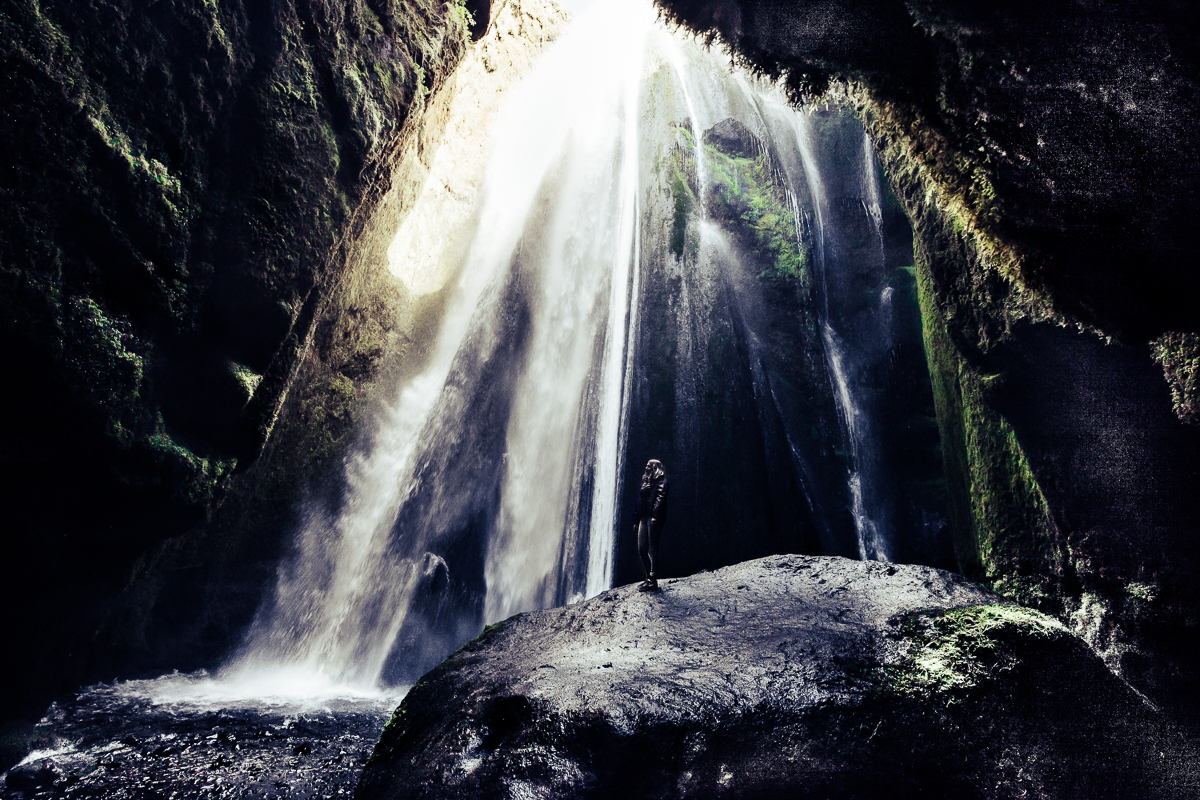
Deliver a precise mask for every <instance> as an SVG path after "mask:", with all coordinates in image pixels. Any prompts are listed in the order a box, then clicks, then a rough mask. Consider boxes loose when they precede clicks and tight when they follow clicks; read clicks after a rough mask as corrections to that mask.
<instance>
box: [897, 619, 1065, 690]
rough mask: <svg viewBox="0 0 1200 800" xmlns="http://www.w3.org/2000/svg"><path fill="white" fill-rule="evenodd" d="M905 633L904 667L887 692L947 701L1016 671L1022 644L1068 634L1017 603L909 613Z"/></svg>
mask: <svg viewBox="0 0 1200 800" xmlns="http://www.w3.org/2000/svg"><path fill="white" fill-rule="evenodd" d="M901 631H902V633H903V634H904V636H905V638H906V639H907V640H908V643H909V648H910V649H909V650H908V653H907V655H906V658H905V660H904V662H903V663H902V664H901V666H899V667H897V668H893V669H891V670H889V674H888V684H887V686H888V688H889V690H890V691H892V692H895V693H896V694H898V695H901V696H905V697H915V698H921V699H932V698H937V699H940V700H943V701H944V702H947V703H949V702H952V701H953V700H955V699H956V698H960V697H962V696H964V695H965V694H967V693H968V692H970V691H971V690H973V689H975V688H976V687H977V686H980V685H982V684H985V683H987V682H990V681H995V680H997V679H998V678H1000V677H1001V676H1003V675H1004V673H1007V672H1011V671H1012V670H1014V669H1016V668H1017V667H1018V666H1019V665H1020V657H1019V655H1018V652H1019V651H1018V645H1019V643H1021V642H1027V641H1029V640H1042V641H1052V640H1056V639H1060V638H1064V637H1069V636H1070V634H1069V633H1067V631H1066V629H1065V628H1064V627H1063V626H1062V625H1061V624H1060V623H1058V622H1057V621H1055V620H1053V619H1051V618H1050V617H1047V616H1046V615H1045V614H1041V613H1038V612H1037V611H1031V610H1030V609H1027V608H1021V607H1020V606H1015V605H988V606H969V607H967V608H956V609H951V610H949V611H939V612H932V613H929V612H924V613H918V614H911V615H909V616H907V617H905V618H904V620H903V621H902V623H901Z"/></svg>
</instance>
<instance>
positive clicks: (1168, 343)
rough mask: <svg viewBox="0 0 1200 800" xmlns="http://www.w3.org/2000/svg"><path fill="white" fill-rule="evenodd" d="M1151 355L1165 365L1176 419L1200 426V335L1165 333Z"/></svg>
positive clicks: (1153, 345)
mask: <svg viewBox="0 0 1200 800" xmlns="http://www.w3.org/2000/svg"><path fill="white" fill-rule="evenodd" d="M1150 354H1151V355H1152V356H1153V357H1154V360H1155V361H1157V362H1158V363H1159V364H1161V365H1162V368H1163V375H1164V376H1165V377H1166V379H1167V385H1168V386H1170V387H1171V403H1172V405H1173V406H1174V408H1175V414H1176V416H1178V417H1179V418H1180V419H1181V420H1183V421H1184V422H1188V423H1191V424H1192V425H1197V424H1200V333H1178V332H1174V331H1172V332H1169V333H1164V334H1163V335H1162V336H1160V337H1158V338H1157V339H1155V340H1154V341H1153V342H1151V343H1150Z"/></svg>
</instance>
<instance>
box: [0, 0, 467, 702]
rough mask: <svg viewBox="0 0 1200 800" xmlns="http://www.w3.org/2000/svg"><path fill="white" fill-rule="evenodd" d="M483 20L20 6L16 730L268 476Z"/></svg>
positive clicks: (10, 537)
mask: <svg viewBox="0 0 1200 800" xmlns="http://www.w3.org/2000/svg"><path fill="white" fill-rule="evenodd" d="M469 23H470V18H469V17H468V15H467V14H466V13H465V11H464V9H463V7H462V6H461V5H458V4H455V3H449V4H442V3H424V2H419V0H414V1H413V2H407V1H404V0H392V1H388V0H379V1H378V2H376V1H375V0H371V2H363V1H362V0H355V1H354V2H349V3H325V2H321V1H320V0H295V1H293V0H245V2H229V3H221V4H219V5H217V4H212V3H203V2H183V3H162V2H144V1H141V0H131V1H129V2H125V1H123V0H96V1H95V2H90V1H89V2H82V3H70V4H65V3H55V2H40V3H39V2H36V1H35V0H30V2H22V1H21V0H17V1H16V2H12V3H6V4H5V5H4V7H3V9H0V27H2V28H3V35H2V36H0V64H2V69H3V71H4V75H5V80H4V81H3V85H2V86H0V98H2V99H0V107H2V108H3V113H4V122H3V124H0V161H2V166H0V214H2V215H3V218H4V220H5V222H4V226H3V233H2V235H0V236H2V238H0V282H2V285H0V309H2V313H0V371H2V372H3V374H4V375H6V376H9V377H10V380H11V383H10V386H12V387H13V388H12V389H11V390H9V391H6V392H4V393H3V398H2V400H0V402H2V403H3V414H4V418H5V420H6V421H7V424H6V425H5V429H4V432H3V434H0V435H2V437H3V440H2V443H0V468H2V470H3V471H2V480H0V492H2V493H3V500H2V502H0V505H2V507H3V508H4V509H5V515H6V518H5V523H4V526H3V531H4V533H3V545H4V549H5V558H4V559H3V561H2V566H0V586H2V587H3V589H0V592H2V593H3V594H2V596H0V601H2V603H0V607H3V608H4V621H5V625H6V632H7V638H8V639H9V641H10V642H13V643H17V644H16V645H15V646H13V647H10V648H9V657H8V658H6V659H5V663H4V666H3V677H4V679H5V685H6V686H7V687H10V688H9V690H7V691H6V692H5V694H4V699H3V702H2V703H0V717H4V718H7V717H10V716H12V715H14V714H20V713H25V712H30V711H35V712H36V711H37V710H38V709H39V707H40V706H41V705H42V704H44V702H45V700H46V699H47V698H48V696H49V695H50V694H52V693H53V692H54V691H55V690H57V689H58V688H59V687H61V686H64V685H69V684H70V682H71V681H73V680H77V679H79V677H81V676H82V675H84V674H87V672H88V670H89V667H88V661H89V658H90V655H89V654H90V652H91V650H92V647H93V642H92V640H93V639H94V637H95V636H96V632H97V630H98V628H99V627H100V626H101V624H102V622H103V620H104V619H105V618H106V616H107V615H108V614H109V613H110V612H111V611H112V608H113V602H114V598H115V597H116V595H117V594H118V593H119V591H120V590H121V589H122V587H123V586H125V585H126V583H127V582H128V579H129V575H130V572H129V571H130V568H131V566H132V565H133V564H134V563H135V562H137V561H138V559H139V558H143V559H144V557H145V556H146V554H147V553H150V552H158V553H159V555H158V556H155V557H157V558H161V557H162V554H161V550H156V548H159V545H158V543H160V542H163V541H165V540H168V539H170V537H174V536H178V535H180V534H183V533H184V532H186V531H189V530H194V529H195V527H196V526H197V525H203V524H204V523H205V521H206V520H207V519H210V518H211V516H212V514H213V511H214V509H216V508H217V507H218V505H219V502H220V500H221V498H222V496H223V495H224V494H225V493H226V492H227V491H228V490H229V487H230V486H231V485H233V484H234V483H235V482H236V481H235V473H239V472H241V471H243V470H245V469H246V468H247V467H248V466H250V465H251V464H252V463H253V462H254V460H255V459H256V458H257V456H258V455H259V453H260V451H261V449H262V447H263V444H264V442H265V441H267V439H268V436H269V434H270V433H271V430H272V428H273V426H275V425H276V423H277V420H278V419H279V412H280V409H281V408H282V407H283V406H284V404H285V401H286V399H287V397H288V391H289V389H290V388H291V387H292V386H293V384H294V383H295V376H296V374H297V372H298V370H299V369H300V367H301V364H302V363H303V357H304V354H305V352H306V351H307V349H308V348H309V346H310V344H311V342H312V340H313V337H314V334H316V333H317V332H318V326H317V321H318V320H320V319H321V318H322V314H323V313H325V312H326V308H327V305H328V303H329V300H330V297H331V294H332V292H333V290H334V289H335V288H336V287H338V286H339V282H340V281H341V279H342V276H343V274H344V273H345V271H346V269H347V267H348V265H350V264H351V263H352V262H353V258H352V256H353V254H354V253H356V252H357V251H358V250H359V249H360V245H361V243H362V242H363V241H364V237H367V238H370V237H369V233H370V230H369V227H370V226H369V221H370V220H371V219H372V217H373V214H374V212H375V210H376V208H377V207H378V206H379V204H380V202H381V201H382V199H383V198H384V197H385V196H386V195H387V192H388V190H389V188H390V186H391V184H392V177H393V173H394V172H395V171H396V168H397V165H398V162H399V159H400V158H401V156H402V152H403V149H404V148H403V146H402V145H403V143H404V142H406V141H410V140H411V139H413V137H414V136H416V135H417V133H418V131H417V128H418V122H419V121H420V120H421V119H422V117H423V112H424V111H425V109H426V107H427V105H428V102H429V98H430V96H431V94H436V92H437V90H438V88H439V87H440V86H441V85H442V84H443V83H444V82H445V80H446V78H447V77H448V76H449V75H450V73H451V71H452V70H453V68H454V66H455V65H456V64H457V63H458V62H459V60H460V59H461V58H462V56H463V54H464V53H465V52H466V51H467V48H468V46H469V44H470V40H471V33H470V30H469ZM339 302H341V301H339ZM378 302H382V303H385V304H386V303H389V302H393V301H392V300H391V299H388V298H387V297H386V296H385V297H384V298H383V299H380V300H379V301H378ZM350 304H351V303H346V302H343V305H350ZM331 413H332V412H331ZM322 435H330V436H332V437H334V438H337V437H338V436H339V435H341V429H340V428H339V427H338V426H337V425H334V426H332V433H327V434H322Z"/></svg>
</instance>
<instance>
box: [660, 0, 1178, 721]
mask: <svg viewBox="0 0 1200 800" xmlns="http://www.w3.org/2000/svg"><path fill="white" fill-rule="evenodd" d="M660 5H661V6H662V7H663V8H664V9H666V10H667V12H668V14H669V15H670V16H673V17H674V18H675V19H677V20H679V21H681V22H683V23H684V24H685V25H686V26H688V27H689V28H691V29H693V30H696V31H698V32H701V33H703V34H705V35H707V36H709V37H712V38H716V39H720V40H721V41H723V42H725V43H726V44H728V45H729V46H730V47H731V49H732V50H733V51H734V52H735V53H736V54H737V57H738V58H740V59H742V60H743V61H744V62H745V63H747V64H749V65H751V66H753V67H755V68H757V69H759V70H760V71H762V72H765V73H766V74H768V75H771V76H778V77H782V78H784V79H785V80H786V82H787V85H788V87H789V88H790V89H791V90H792V91H793V93H794V95H795V96H796V98H797V99H801V98H803V97H809V98H812V97H815V96H820V95H822V94H825V93H828V94H826V96H827V97H828V96H833V97H838V98H840V99H841V101H843V102H845V103H847V104H849V105H850V106H851V107H852V108H854V109H855V112H856V114H857V115H858V116H859V117H860V118H861V119H862V120H863V123H864V125H865V127H866V128H867V131H868V133H869V134H870V136H871V138H872V140H873V141H874V143H875V145H876V148H877V150H878V151H879V153H880V158H881V161H882V164H883V168H884V171H885V174H886V176H887V178H888V180H889V182H890V184H891V185H892V187H893V189H894V190H895V192H896V194H897V196H898V198H899V200H900V202H901V203H902V205H903V206H904V208H905V210H906V213H907V214H908V216H909V218H910V220H911V221H912V224H913V229H914V235H915V240H916V241H915V244H916V251H917V264H916V266H917V274H918V278H919V287H920V295H921V303H922V312H923V325H924V328H925V343H926V351H927V357H928V360H929V363H930V367H931V373H932V375H933V378H934V389H935V397H936V401H937V407H938V419H939V425H940V428H941V432H942V444H943V451H944V457H945V462H946V465H947V474H948V478H949V479H950V482H951V486H950V489H951V496H952V498H951V499H952V510H953V517H954V519H953V523H954V528H955V536H956V542H955V545H956V547H955V549H956V554H957V558H958V561H959V564H960V567H961V569H962V570H963V571H964V572H965V573H966V574H968V575H970V576H972V577H975V578H978V579H982V580H986V581H988V582H989V583H991V585H993V586H994V587H996V588H997V589H999V590H1000V591H1003V592H1004V593H1006V594H1008V595H1010V596H1013V597H1016V598H1018V599H1020V600H1022V601H1023V602H1027V603H1031V604H1034V605H1037V606H1039V607H1042V608H1044V609H1046V610H1050V611H1054V612H1056V613H1059V614H1060V615H1062V616H1063V617H1064V618H1066V619H1068V620H1069V621H1070V622H1071V624H1073V625H1074V626H1075V628H1076V629H1077V630H1079V631H1080V632H1081V633H1082V634H1084V635H1085V637H1087V638H1088V639H1089V640H1090V641H1091V642H1092V643H1093V645H1094V646H1095V647H1097V649H1098V650H1099V651H1100V652H1102V653H1103V654H1105V656H1106V658H1107V660H1108V661H1109V663H1110V666H1113V667H1116V668H1118V669H1122V670H1123V671H1124V674H1125V675H1126V676H1127V677H1128V678H1129V679H1130V680H1131V681H1132V682H1133V683H1134V684H1135V685H1136V686H1138V687H1139V688H1141V689H1142V690H1144V691H1146V692H1147V693H1148V694H1149V695H1150V696H1151V697H1154V698H1157V699H1158V700H1160V701H1165V702H1168V703H1169V704H1171V705H1172V706H1173V707H1174V708H1176V710H1182V711H1183V713H1186V714H1194V713H1195V712H1196V710H1197V709H1196V706H1195V705H1194V704H1191V705H1189V704H1188V701H1187V698H1188V697H1189V696H1190V695H1191V693H1190V689H1189V687H1190V686H1192V685H1194V681H1195V679H1196V677H1197V669H1198V668H1200V652H1198V651H1197V645H1196V644H1195V642H1196V641H1197V636H1196V634H1197V630H1196V626H1197V624H1198V621H1200V605H1197V602H1196V600H1195V599H1194V596H1193V595H1194V593H1192V592H1191V591H1190V589H1189V587H1190V586H1192V585H1193V584H1194V581H1195V577H1196V575H1197V574H1198V573H1200V547H1198V546H1197V543H1196V541H1195V533H1196V531H1197V530H1200V514H1198V513H1197V510H1196V508H1195V503H1194V500H1193V498H1194V494H1195V488H1196V479H1197V478H1196V476H1197V475H1198V474H1200V435H1198V434H1200V431H1197V429H1196V428H1195V426H1194V425H1189V424H1187V423H1188V422H1194V408H1195V374H1196V369H1195V367H1196V359H1195V357H1194V356H1195V338H1196V335H1197V334H1196V331H1198V330H1200V315H1198V314H1197V309H1198V308H1200V306H1198V305H1197V304H1196V302H1195V300H1196V298H1197V296H1198V295H1200V291H1198V290H1200V286H1198V284H1197V275H1196V272H1195V270H1194V269H1193V268H1192V267H1191V257H1190V255H1189V252H1190V250H1191V238H1192V234H1191V226H1190V224H1189V222H1188V220H1189V219H1190V217H1191V216H1192V215H1193V214H1194V209H1195V207H1196V200H1197V193H1198V192H1200V168H1198V166H1197V165H1198V164H1200V161H1198V160H1197V156H1198V155H1200V134H1197V132H1196V130H1195V128H1194V126H1191V125H1190V123H1189V122H1188V120H1191V119H1193V118H1194V117H1195V114H1196V111H1197V107H1196V106H1197V100H1196V98H1197V96H1198V95H1197V88H1198V87H1200V80H1198V70H1197V57H1198V51H1197V46H1196V42H1197V41H1200V39H1198V38H1197V36H1196V33H1197V25H1198V23H1200V18H1198V17H1197V15H1196V13H1195V10H1194V9H1193V8H1192V7H1190V6H1187V5H1185V4H1180V3H1174V2H1159V3H1150V4H1139V5H1138V6H1137V7H1136V8H1135V7H1132V6H1128V5H1126V4H1119V3H1106V2H1095V3H1086V4H1083V5H1079V4H1066V3H1053V2H1052V3H1008V4H990V5H979V4H976V3H966V2H958V1H957V0H941V1H939V2H932V3H906V2H899V0H877V1H876V2H869V3H841V2H822V3H813V2H804V3H783V2H775V1H774V0H742V1H740V2H739V1H738V0H732V1H725V0H660ZM1164 377H1165V378H1166V380H1164ZM1176 701H1180V702H1176Z"/></svg>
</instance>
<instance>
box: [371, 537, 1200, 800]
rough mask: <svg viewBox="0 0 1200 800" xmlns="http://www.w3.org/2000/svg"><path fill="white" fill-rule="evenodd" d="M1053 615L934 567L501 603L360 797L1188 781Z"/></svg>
mask: <svg viewBox="0 0 1200 800" xmlns="http://www.w3.org/2000/svg"><path fill="white" fill-rule="evenodd" d="M1187 753H1188V751H1187V749H1186V748H1185V747H1184V746H1183V745H1182V744H1180V742H1179V740H1178V739H1177V738H1175V737H1174V735H1173V734H1172V733H1171V731H1170V730H1168V728H1167V726H1166V725H1165V723H1163V722H1162V720H1161V719H1159V717H1158V715H1157V713H1156V712H1154V711H1153V710H1152V709H1151V708H1150V707H1149V706H1148V705H1147V704H1146V703H1145V702H1143V701H1142V700H1141V699H1140V698H1139V697H1137V696H1136V695H1135V694H1134V693H1133V692H1132V691H1131V690H1130V689H1129V688H1128V687H1127V686H1126V685H1125V684H1124V683H1122V682H1121V681H1120V680H1119V679H1118V678H1116V677H1115V676H1114V675H1113V674H1112V673H1110V672H1109V671H1108V670H1107V669H1105V667H1104V665H1103V663H1102V662H1101V661H1100V659H1099V658H1098V657H1096V656H1095V654H1094V653H1092V652H1091V651H1090V650H1088V649H1087V648H1086V646H1084V645H1083V643H1082V642H1081V641H1080V640H1078V639H1077V638H1075V637H1074V636H1072V635H1071V634H1070V633H1069V632H1067V631H1066V630H1065V629H1064V628H1063V627H1062V626H1061V625H1060V624H1058V623H1057V622H1055V621H1054V620H1052V619H1051V618H1049V617H1046V616H1044V615H1041V614H1038V613H1037V612H1032V611H1029V610H1027V609H1024V608H1021V607H1018V606H1015V605H1010V604H1005V603H1004V602H1003V601H1002V600H1001V599H1000V598H998V597H996V596H995V595H992V594H989V593H987V592H985V591H984V590H982V589H979V588H978V587H976V586H973V585H971V584H969V583H966V582H965V581H964V580H963V579H962V578H960V577H958V576H956V575H952V574H951V573H947V572H942V571H939V570H935V569H932V568H929V567H919V566H900V565H890V564H884V563H875V562H858V561H850V560H847V559H842V558H828V557H807V556H772V557H769V558H765V559H760V560H757V561H750V562H746V563H744V564H739V565H736V566H733V567H728V568H725V569H722V570H719V571H716V572H712V573H702V574H699V575H694V576H691V577H689V578H682V579H678V580H670V581H663V582H662V591H661V592H659V593H654V594H642V593H638V592H637V591H635V590H634V589H633V587H624V588H620V589H614V590H611V591H608V592H605V593H603V594H601V595H599V596H597V597H595V598H593V599H591V600H589V601H586V602H584V603H580V604H576V605H572V606H568V607H565V608H559V609H553V610H550V611H543V612H537V613H532V614H525V615H519V616H516V617H513V618H511V619H509V620H507V621H505V622H503V623H500V624H498V625H496V626H492V627H490V628H489V629H487V630H486V631H485V632H484V634H483V635H482V636H480V637H479V638H478V639H476V640H475V641H474V642H472V643H470V644H469V645H467V646H465V647H464V648H462V649H461V650H460V651H459V652H458V653H456V654H455V655H454V656H452V657H451V658H450V659H448V660H447V661H446V662H444V663H443V664H442V665H441V666H439V667H438V668H437V669H435V670H433V671H432V672H430V673H429V674H428V675H426V676H425V679H424V680H422V681H421V682H420V683H418V684H417V685H416V686H415V687H414V688H413V690H412V691H411V692H410V693H409V695H408V696H407V697H406V699H405V700H404V702H403V703H402V704H401V706H400V708H399V709H398V710H397V712H396V715H395V716H394V717H393V718H392V720H391V722H389V723H388V726H387V727H386V728H385V729H384V734H383V738H382V740H381V742H380V744H379V745H378V746H377V748H376V750H375V752H374V755H373V756H372V758H371V761H370V762H369V763H368V764H367V766H366V768H365V770H364V773H363V778H362V782H361V784H360V786H359V789H358V795H357V796H358V797H359V798H362V800H370V798H383V797H388V798H402V797H422V798H435V797H436V798H467V797H470V798H475V797H481V798H482V797H488V798H491V797H497V798H498V797H513V798H516V797H555V798H566V797H597V798H603V797H618V796H619V797H647V798H649V797H654V798H661V797H764V798H765V797H781V796H787V797H812V798H823V800H828V798H866V797H871V798H876V797H884V796H886V797H890V798H899V797H914V798H915V797H921V798H935V797H951V796H953V797H955V798H1010V797H1011V798H1016V797H1042V798H1090V799H1094V798H1103V797H1112V798H1134V797H1193V796H1196V795H1195V793H1196V791H1197V789H1198V788H1200V784H1198V783H1197V781H1196V776H1195V774H1194V772H1195V770H1194V768H1193V767H1191V766H1189V765H1190V764H1192V763H1195V762H1194V759H1191V758H1190V756H1188V755H1187Z"/></svg>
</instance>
